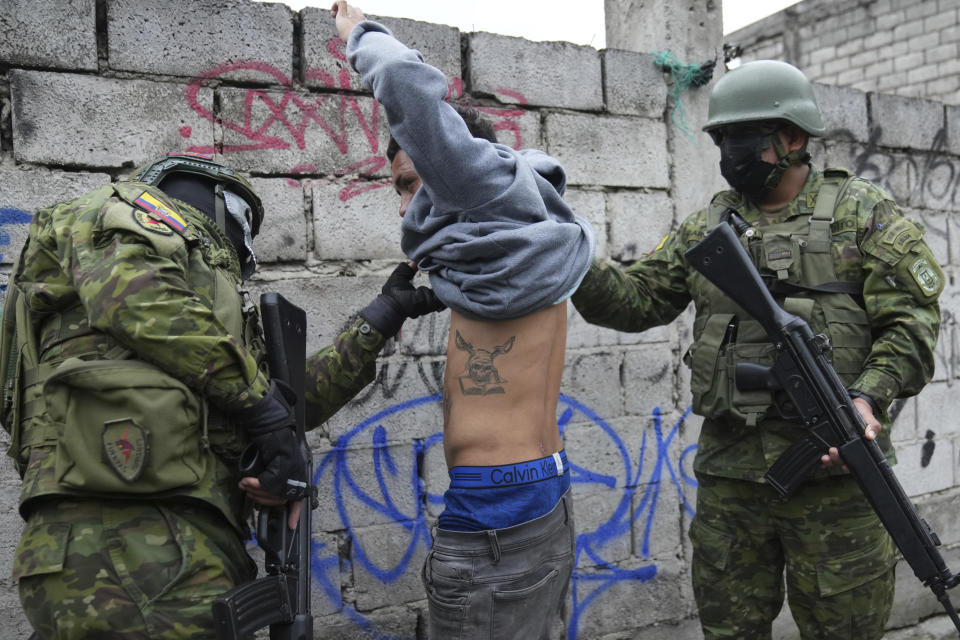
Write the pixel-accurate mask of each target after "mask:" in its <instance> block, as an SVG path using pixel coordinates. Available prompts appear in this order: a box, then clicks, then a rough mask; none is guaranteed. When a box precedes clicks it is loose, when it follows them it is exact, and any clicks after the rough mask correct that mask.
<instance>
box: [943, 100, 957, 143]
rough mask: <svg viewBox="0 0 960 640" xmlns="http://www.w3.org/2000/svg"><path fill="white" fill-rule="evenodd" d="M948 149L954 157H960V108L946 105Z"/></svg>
mask: <svg viewBox="0 0 960 640" xmlns="http://www.w3.org/2000/svg"><path fill="white" fill-rule="evenodd" d="M945 108H946V120H947V148H946V151H949V152H950V153H951V154H953V155H960V106H957V105H951V104H948V105H946V107H945Z"/></svg>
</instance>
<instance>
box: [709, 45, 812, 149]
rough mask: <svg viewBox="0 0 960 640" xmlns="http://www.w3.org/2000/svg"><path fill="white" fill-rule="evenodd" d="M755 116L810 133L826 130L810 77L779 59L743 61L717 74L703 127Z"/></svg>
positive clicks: (725, 123) (737, 121) (731, 122)
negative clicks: (737, 65) (780, 122)
mask: <svg viewBox="0 0 960 640" xmlns="http://www.w3.org/2000/svg"><path fill="white" fill-rule="evenodd" d="M758 120H786V121H787V122H792V123H793V124H795V125H797V126H798V127H800V128H801V129H803V130H804V131H806V132H807V133H808V134H810V135H811V136H822V135H823V134H824V133H825V132H826V127H825V126H824V125H823V117H822V116H821V114H820V107H819V106H818V105H817V98H816V96H815V95H814V93H813V86H812V85H811V84H810V81H809V80H807V77H806V76H805V75H803V72H802V71H800V70H799V69H797V68H796V67H794V66H793V65H791V64H788V63H786V62H782V61H780V60H755V61H753V62H746V63H744V64H742V65H740V66H739V67H737V68H736V69H732V70H731V71H728V72H727V73H726V75H724V76H723V77H722V78H720V80H719V81H718V82H717V84H716V85H714V87H713V92H712V93H711V94H710V108H709V111H708V115H707V124H705V125H704V126H703V130H704V131H708V132H709V131H711V130H712V129H715V128H717V127H722V126H724V125H728V124H737V123H742V122H753V121H758Z"/></svg>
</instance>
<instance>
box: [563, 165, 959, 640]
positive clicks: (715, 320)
mask: <svg viewBox="0 0 960 640" xmlns="http://www.w3.org/2000/svg"><path fill="white" fill-rule="evenodd" d="M828 173H829V176H830V177H829V178H828V179H827V181H828V182H830V183H831V184H832V185H833V187H832V188H833V189H834V191H833V193H838V192H839V193H838V195H839V198H838V199H837V200H836V207H835V209H834V210H833V211H832V215H826V216H822V215H821V216H819V217H821V218H823V219H822V220H821V221H819V222H817V221H816V218H817V217H818V216H817V215H815V211H816V204H817V200H818V196H820V195H821V194H823V193H824V192H825V191H826V189H825V187H824V184H825V176H824V173H820V172H817V171H813V170H811V171H810V174H809V176H808V178H807V181H806V183H805V185H804V187H803V189H802V190H801V192H800V193H799V194H798V195H797V197H796V198H794V199H793V200H792V201H791V202H790V203H788V204H787V205H786V206H785V207H784V208H783V209H782V210H780V211H777V212H775V213H769V212H762V211H761V210H759V209H758V208H757V207H756V206H755V205H754V204H752V203H751V202H750V201H749V200H741V197H740V196H739V195H738V194H737V193H736V192H734V191H725V192H721V193H719V194H717V195H716V196H715V197H714V199H713V202H712V203H711V205H710V206H709V207H707V208H706V209H703V210H701V211H699V212H697V213H695V214H694V215H692V216H690V217H688V218H687V219H686V220H684V221H683V223H682V224H681V225H680V228H679V229H678V230H677V231H676V233H673V234H670V235H669V236H668V237H667V238H665V239H664V241H663V242H662V243H661V244H660V246H658V247H657V248H656V249H655V250H654V251H653V252H652V253H651V254H650V255H648V256H646V257H645V258H643V259H641V260H639V261H638V262H636V263H634V264H632V265H630V266H629V267H627V268H626V269H623V270H621V269H619V268H617V267H616V266H613V265H610V264H601V263H599V262H598V263H595V264H594V265H593V267H592V268H591V270H590V272H589V273H588V274H587V276H586V278H585V279H584V281H583V284H582V285H581V287H580V289H579V290H578V292H577V293H576V294H575V295H574V297H573V302H574V304H575V305H576V307H577V310H578V311H579V312H580V313H581V315H582V316H583V317H584V318H585V319H586V320H587V321H589V322H592V323H595V324H599V325H602V326H606V327H610V328H613V329H617V330H620V331H644V330H646V329H648V328H651V327H654V326H658V325H663V324H667V323H669V322H671V321H672V320H673V319H675V318H676V317H677V316H678V315H679V314H680V313H681V312H682V311H683V310H684V309H685V308H686V307H687V305H688V304H689V303H690V302H691V301H693V302H694V305H695V309H696V318H695V322H694V328H693V339H694V342H693V344H692V345H691V347H690V349H689V350H688V351H687V353H686V354H685V356H684V362H685V363H686V364H688V365H689V366H691V369H692V371H691V390H692V392H693V404H694V410H695V411H696V412H697V413H699V414H700V415H703V416H704V418H705V419H704V422H703V427H702V430H701V432H700V437H699V443H698V451H697V456H696V459H695V462H694V471H695V473H696V475H697V478H698V480H699V483H700V486H699V488H698V497H697V516H696V517H695V518H694V521H693V524H692V526H691V532H690V536H691V540H692V542H693V545H694V562H693V566H694V569H693V580H694V592H695V596H696V598H697V603H698V608H699V610H700V616H701V622H702V625H703V629H704V634H705V636H706V637H707V638H708V639H709V638H721V637H722V638H764V637H766V638H769V637H770V622H771V621H772V620H773V618H775V617H776V615H777V613H778V612H779V610H780V607H781V604H782V600H783V587H782V580H783V578H782V573H783V568H784V566H786V569H787V588H788V593H789V597H790V604H791V608H792V610H793V614H794V618H795V619H796V621H797V624H798V625H799V627H800V629H801V631H802V633H803V637H804V638H808V637H809V638H851V637H857V638H868V637H880V635H882V631H883V625H884V624H885V622H886V619H887V616H888V615H889V611H890V605H891V603H892V595H893V567H894V564H895V553H894V549H893V546H892V543H891V540H890V538H889V536H888V535H886V532H885V531H884V530H883V529H882V526H881V525H880V523H879V521H878V519H877V518H876V516H875V514H874V513H873V511H872V510H871V509H870V507H869V506H868V505H867V503H866V501H865V499H864V498H863V496H862V494H860V492H859V490H858V488H857V486H856V484H855V482H854V481H853V480H852V478H850V476H849V475H846V474H843V472H842V471H841V470H840V469H838V468H833V469H829V470H820V471H818V472H817V474H816V475H815V477H814V479H813V480H811V481H809V482H808V483H807V484H806V486H805V487H804V488H803V489H802V490H801V491H800V492H799V493H798V494H797V495H795V496H794V497H793V498H791V499H789V500H787V499H783V498H780V497H779V495H778V494H776V492H775V491H774V490H773V489H772V488H770V487H769V486H767V485H766V484H764V483H763V475H764V473H765V472H766V470H767V469H768V467H769V466H770V465H771V464H772V463H773V461H774V460H776V459H777V457H778V456H779V455H780V454H781V453H783V451H784V450H785V449H786V448H787V446H788V445H789V444H790V443H792V442H793V441H794V440H795V439H796V438H797V437H798V436H799V435H800V434H801V433H802V426H801V425H799V424H795V423H793V422H789V421H786V420H784V419H782V418H779V417H778V416H777V415H776V411H775V410H773V409H771V407H770V396H769V394H768V393H767V392H757V391H751V392H740V391H739V390H736V389H735V386H734V385H733V376H732V371H733V367H734V366H735V364H736V363H737V362H759V363H764V364H770V363H771V362H772V357H771V346H770V345H769V342H768V339H767V338H766V336H765V334H764V333H763V331H762V329H761V328H760V327H759V325H758V324H757V323H756V322H755V321H753V320H752V319H750V318H749V317H748V316H746V314H744V313H743V312H742V311H740V310H739V309H738V308H737V307H736V306H735V305H733V303H732V302H730V301H729V300H727V299H726V298H725V297H724V296H723V295H722V294H720V292H719V290H717V289H716V288H715V287H713V286H712V285H711V284H709V283H708V282H707V281H706V279H705V278H704V277H703V276H701V275H700V274H699V273H697V272H696V271H694V270H693V269H692V268H690V266H689V265H688V263H687V262H686V260H685V258H684V253H685V252H686V250H687V249H689V248H690V247H692V246H693V245H695V244H696V243H697V242H699V241H700V240H701V239H702V238H703V237H704V236H705V234H706V233H707V231H709V230H710V229H711V228H712V227H713V226H715V225H716V224H717V223H718V222H719V212H721V211H724V210H726V209H727V208H728V207H729V208H733V209H735V210H736V211H737V212H738V213H739V214H740V215H741V216H742V217H743V218H744V219H745V220H746V221H747V222H748V223H750V225H751V226H752V227H753V229H754V236H753V238H752V239H751V240H747V239H744V240H743V241H744V243H745V246H746V248H747V249H748V252H749V253H750V254H751V256H752V258H753V259H754V261H755V262H756V263H757V265H758V268H760V269H761V270H762V271H763V272H765V273H768V274H775V275H776V276H778V277H779V279H780V281H782V282H783V283H784V284H782V286H781V292H780V293H779V294H776V295H777V297H778V301H779V302H780V304H782V305H783V306H784V307H785V308H787V310H789V311H791V312H792V313H795V314H797V315H800V316H801V317H803V318H804V319H805V320H807V322H809V323H810V325H811V328H812V329H813V331H814V333H825V334H827V335H828V336H830V338H831V343H832V345H833V347H834V349H833V352H832V354H831V355H832V358H833V362H834V366H835V368H836V369H837V370H838V374H839V375H840V377H841V378H842V379H843V381H844V382H845V384H847V385H848V387H849V388H850V389H851V390H852V391H859V392H862V393H864V394H866V395H868V396H869V397H870V398H872V399H873V400H874V401H875V403H876V405H877V406H878V408H879V410H880V414H879V415H878V419H879V420H880V421H881V423H882V424H883V425H884V429H883V430H882V431H881V433H880V436H879V443H880V446H881V447H882V448H883V450H884V451H885V452H886V453H887V454H888V456H890V457H891V459H892V457H893V451H892V447H891V444H890V429H889V427H890V424H889V421H888V419H887V415H886V408H887V407H888V406H889V404H890V402H891V401H892V400H893V399H895V398H898V397H904V396H909V395H913V394H916V393H917V392H919V390H920V389H921V388H922V387H923V385H924V384H925V383H926V382H927V381H928V380H929V379H930V378H931V376H932V375H933V366H934V354H933V350H934V346H935V343H936V340H937V335H938V331H939V323H940V310H939V306H938V303H937V297H938V296H939V294H940V291H941V290H942V288H943V285H944V277H943V273H942V272H941V271H940V268H939V266H938V265H937V262H936V260H935V259H934V258H933V256H932V254H931V252H930V249H929V248H928V247H927V245H926V243H925V242H924V241H923V239H922V234H923V228H922V227H921V226H920V225H918V224H916V223H915V222H913V221H911V220H909V219H907V218H904V217H903V216H902V214H901V212H900V210H899V209H898V207H897V206H896V204H895V203H894V202H893V201H892V200H891V199H890V198H889V196H887V195H886V194H885V193H884V192H883V191H881V190H880V189H878V188H877V187H875V186H874V185H872V184H871V183H869V182H868V181H866V180H862V179H859V178H853V179H851V180H846V179H845V178H846V174H845V172H843V171H842V170H833V171H831V170H828ZM825 198H826V196H825ZM831 201H832V199H831ZM828 209H829V208H828ZM817 226H819V231H815V227H817ZM818 254H819V257H818ZM824 264H829V265H832V267H830V269H831V270H832V271H833V274H830V275H832V276H833V277H832V279H833V280H836V281H841V282H849V283H859V284H861V285H862V295H860V296H858V295H855V294H853V295H851V294H849V293H827V292H821V291H815V290H810V289H804V288H803V287H802V286H800V287H797V286H791V285H808V286H809V285H815V284H818V283H820V282H823V280H824V276H823V274H822V271H823V270H824ZM818 270H819V271H821V273H820V274H817V273H816V272H817V271H818ZM811 278H812V279H813V282H810V281H809V280H808V279H811ZM857 288H858V289H859V287H857ZM775 291H776V290H775ZM854 629H855V630H856V631H854Z"/></svg>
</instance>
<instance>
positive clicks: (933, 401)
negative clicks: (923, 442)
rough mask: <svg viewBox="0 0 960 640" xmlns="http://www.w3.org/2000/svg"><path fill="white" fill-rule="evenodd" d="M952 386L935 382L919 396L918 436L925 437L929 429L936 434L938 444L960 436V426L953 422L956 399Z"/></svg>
mask: <svg viewBox="0 0 960 640" xmlns="http://www.w3.org/2000/svg"><path fill="white" fill-rule="evenodd" d="M956 393H957V392H956V388H955V387H954V386H953V385H952V384H947V383H944V382H934V383H931V384H928V385H927V386H926V387H924V388H923V390H922V391H921V392H920V394H919V395H918V396H917V424H918V427H917V436H918V437H920V438H923V437H925V435H924V434H925V433H926V431H927V430H928V429H932V430H933V431H935V432H936V435H937V442H938V443H940V442H942V441H943V439H944V438H946V437H950V436H956V435H960V424H957V421H956V420H953V419H952V418H953V416H952V411H953V410H952V407H953V406H954V402H955V398H956Z"/></svg>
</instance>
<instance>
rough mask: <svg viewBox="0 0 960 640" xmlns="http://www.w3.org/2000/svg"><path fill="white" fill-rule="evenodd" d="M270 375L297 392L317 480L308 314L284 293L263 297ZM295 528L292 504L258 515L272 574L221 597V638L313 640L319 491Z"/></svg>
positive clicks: (256, 465)
mask: <svg viewBox="0 0 960 640" xmlns="http://www.w3.org/2000/svg"><path fill="white" fill-rule="evenodd" d="M260 312H261V315H262V317H263V329H264V338H265V340H266V345H267V362H268V365H269V367H270V375H271V377H274V378H279V379H281V380H283V381H284V382H286V383H287V384H289V385H290V386H291V387H292V388H293V390H294V391H296V393H297V403H296V405H294V413H295V416H296V421H297V439H298V440H299V441H300V444H301V447H300V448H301V455H303V457H304V460H306V462H307V473H308V475H307V477H308V478H309V479H310V480H311V481H312V478H313V461H312V459H311V456H310V448H309V447H308V446H307V441H306V438H305V437H304V424H305V416H306V407H305V404H304V375H305V369H306V351H307V348H306V347H307V332H306V327H307V314H306V312H305V311H304V310H303V309H300V308H299V307H297V306H295V305H293V304H292V303H290V302H289V301H288V300H287V299H286V298H284V297H283V296H281V295H280V294H278V293H273V292H270V293H264V294H263V295H262V296H260ZM260 464H261V463H260V461H259V455H258V451H257V449H256V447H255V446H253V445H250V446H249V447H247V449H245V450H244V452H243V454H242V456H241V458H240V471H241V473H242V475H244V476H255V475H257V474H258V473H259V471H260ZM302 504H303V508H302V509H301V511H300V521H299V522H298V524H297V528H296V530H295V531H293V532H291V531H290V529H288V528H287V516H288V513H289V510H288V507H287V505H284V506H282V507H271V508H262V509H260V512H259V513H258V514H257V543H258V544H259V545H260V548H261V549H263V553H264V568H265V569H266V574H267V575H266V576H264V577H262V578H258V579H256V580H254V581H252V582H248V583H246V584H241V585H238V586H236V587H234V588H233V589H231V590H230V591H228V592H227V593H225V594H223V595H221V596H219V597H217V598H216V599H215V600H214V602H213V618H214V623H215V625H216V631H217V640H238V639H240V638H247V637H249V636H250V635H252V634H253V633H254V632H255V631H257V630H258V629H262V628H263V627H265V626H267V625H269V626H270V638H271V640H312V639H313V616H312V615H311V613H310V527H311V524H310V520H311V518H310V511H311V509H313V508H315V507H316V506H317V499H316V494H315V492H311V493H310V494H308V495H307V496H305V497H304V498H303V499H302Z"/></svg>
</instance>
